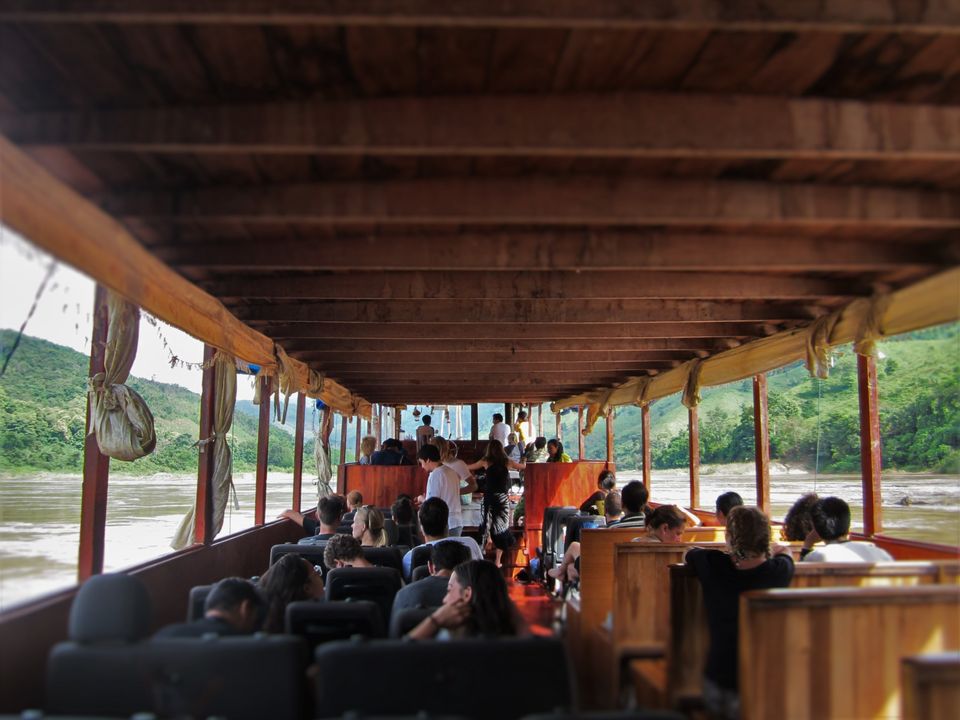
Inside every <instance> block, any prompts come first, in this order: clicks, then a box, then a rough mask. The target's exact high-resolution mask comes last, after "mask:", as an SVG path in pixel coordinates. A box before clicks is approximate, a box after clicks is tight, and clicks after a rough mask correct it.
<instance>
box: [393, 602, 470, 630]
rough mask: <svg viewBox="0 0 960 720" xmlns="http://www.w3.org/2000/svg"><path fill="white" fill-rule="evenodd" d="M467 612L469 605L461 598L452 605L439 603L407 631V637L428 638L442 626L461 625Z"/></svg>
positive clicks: (468, 611) (452, 626) (448, 627)
mask: <svg viewBox="0 0 960 720" xmlns="http://www.w3.org/2000/svg"><path fill="white" fill-rule="evenodd" d="M469 614H470V605H469V604H468V603H467V602H465V601H463V600H457V601H456V602H455V603H453V604H452V605H441V606H440V607H438V608H437V609H436V610H434V611H433V612H432V613H430V614H429V615H427V617H426V618H424V619H423V620H422V621H421V622H420V624H419V625H417V626H416V627H415V628H414V629H413V630H411V631H410V632H408V633H407V637H408V638H410V639H411V640H430V639H431V638H435V637H436V636H437V633H438V632H440V630H441V629H442V628H447V629H448V630H449V629H451V628H455V627H458V626H460V625H462V624H463V621H464V620H466V619H467V615H469Z"/></svg>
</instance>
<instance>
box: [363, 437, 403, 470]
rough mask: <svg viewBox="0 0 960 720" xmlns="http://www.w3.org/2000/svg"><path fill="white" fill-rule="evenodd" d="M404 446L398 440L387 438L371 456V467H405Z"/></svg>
mask: <svg viewBox="0 0 960 720" xmlns="http://www.w3.org/2000/svg"><path fill="white" fill-rule="evenodd" d="M403 457H404V455H403V445H402V444H401V443H400V441H399V440H397V439H396V438H387V439H386V440H384V441H383V442H382V443H381V444H380V449H379V450H377V451H375V452H374V453H373V455H371V456H370V464H371V465H403Z"/></svg>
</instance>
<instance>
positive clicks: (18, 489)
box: [0, 467, 960, 609]
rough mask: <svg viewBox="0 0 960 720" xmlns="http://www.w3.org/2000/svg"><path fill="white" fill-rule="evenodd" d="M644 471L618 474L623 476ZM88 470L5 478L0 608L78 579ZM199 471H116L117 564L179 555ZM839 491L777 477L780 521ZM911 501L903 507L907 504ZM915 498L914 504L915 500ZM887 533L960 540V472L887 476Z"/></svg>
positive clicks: (273, 498)
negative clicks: (175, 543)
mask: <svg viewBox="0 0 960 720" xmlns="http://www.w3.org/2000/svg"><path fill="white" fill-rule="evenodd" d="M730 470H731V469H728V470H727V472H724V469H723V468H719V469H718V471H717V472H716V473H712V472H710V470H709V468H705V469H704V471H702V473H701V478H700V485H701V505H702V506H703V507H712V505H713V499H714V498H715V497H716V496H717V495H719V494H720V493H721V492H725V491H727V490H735V491H737V492H739V493H740V494H741V495H743V497H744V499H745V500H746V502H748V503H751V502H754V501H755V495H754V492H755V491H754V479H753V476H752V474H750V473H749V471H747V472H744V468H741V467H737V468H735V470H736V472H730ZM635 477H639V473H632V472H624V473H620V474H619V475H618V479H619V481H620V483H621V484H622V483H625V482H627V481H628V480H630V479H633V478H635ZM234 480H235V485H236V490H237V503H238V505H239V508H237V507H235V506H234V504H233V503H232V502H231V504H230V505H229V506H228V511H227V516H226V519H225V522H224V528H223V531H222V532H221V535H220V536H221V537H223V536H224V535H227V534H229V533H230V532H237V531H239V530H242V529H244V528H248V527H251V526H252V525H253V486H254V482H253V474H252V473H245V474H241V475H238V476H236V477H235V479H234ZM688 483H689V481H688V479H687V476H686V474H685V473H684V472H682V471H663V472H654V474H653V478H652V481H651V488H652V489H651V496H652V499H653V500H656V501H658V502H676V503H680V504H683V505H688V504H689V484H688ZM80 486H81V477H80V476H79V475H56V474H50V475H45V474H39V475H38V474H31V475H23V476H20V475H4V476H0V609H7V608H9V607H11V606H12V605H14V604H16V603H19V602H21V601H24V600H27V599H31V598H35V597H37V596H39V595H42V594H44V593H47V592H51V591H55V590H59V589H62V588H66V587H69V586H70V585H72V584H73V583H74V582H75V581H76V565H77V548H78V543H79V524H80ZM195 488H196V478H195V476H190V475H167V474H159V475H151V476H146V477H135V476H123V475H111V477H110V484H109V494H108V508H107V529H106V558H105V568H106V569H107V570H119V569H122V568H125V567H130V566H132V565H136V564H138V563H141V562H144V561H147V560H150V559H152V558H155V557H158V556H160V555H163V554H165V553H167V552H170V548H169V543H170V539H171V538H172V537H173V533H174V531H175V530H176V528H177V526H178V525H179V523H180V519H181V518H182V517H183V514H184V513H185V512H186V511H187V510H188V509H189V508H190V507H191V506H192V504H193V500H194V494H195V492H196V490H195ZM267 488H268V492H267V517H268V518H272V517H275V516H276V515H277V514H278V513H280V512H281V511H282V510H284V509H286V508H288V507H290V506H291V499H292V488H293V481H292V477H291V475H290V474H289V473H287V474H283V473H271V474H270V477H269V478H268V483H267ZM814 490H815V491H817V492H818V493H819V494H821V495H837V496H840V497H843V498H844V499H846V500H847V501H848V502H849V503H850V505H851V507H852V508H853V511H854V515H855V520H854V524H855V526H856V525H858V524H859V522H860V514H861V513H860V505H861V502H862V500H861V487H860V478H859V476H855V475H820V476H818V477H814V476H813V475H810V474H806V473H794V472H790V473H787V474H781V475H775V476H774V477H772V478H771V504H772V509H773V516H774V518H782V517H783V514H784V513H785V512H786V510H787V508H789V507H790V505H791V504H792V503H793V501H794V500H795V499H796V498H797V497H798V496H799V495H801V494H802V493H804V492H810V491H814ZM316 498H317V494H316V486H315V485H313V484H312V482H311V481H310V480H308V479H306V478H305V479H304V488H303V493H302V502H303V505H304V507H309V506H311V505H313V504H314V503H315V502H316ZM902 503H903V504H902ZM906 503H909V504H906ZM883 514H884V532H885V534H888V535H892V536H897V537H906V538H911V539H915V540H927V541H932V542H940V543H946V544H951V545H960V477H958V476H953V475H951V476H944V475H892V474H891V475H885V476H884V480H883Z"/></svg>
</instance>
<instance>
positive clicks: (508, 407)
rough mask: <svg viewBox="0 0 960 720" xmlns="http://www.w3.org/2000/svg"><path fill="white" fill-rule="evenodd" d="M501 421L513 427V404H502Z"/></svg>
mask: <svg viewBox="0 0 960 720" xmlns="http://www.w3.org/2000/svg"><path fill="white" fill-rule="evenodd" d="M503 421H504V422H505V423H506V424H507V425H513V403H504V404H503Z"/></svg>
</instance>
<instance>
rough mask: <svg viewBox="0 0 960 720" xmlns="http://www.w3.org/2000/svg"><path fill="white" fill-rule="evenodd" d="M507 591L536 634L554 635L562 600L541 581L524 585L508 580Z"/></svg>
mask: <svg viewBox="0 0 960 720" xmlns="http://www.w3.org/2000/svg"><path fill="white" fill-rule="evenodd" d="M507 591H508V592H509V593H510V599H511V600H513V602H514V604H515V605H516V606H517V609H518V610H519V611H520V614H521V615H522V616H523V619H524V620H526V621H527V624H528V625H529V626H530V629H531V630H532V631H533V633H534V634H535V635H554V634H555V633H554V618H555V616H556V614H557V612H558V611H559V610H560V606H561V602H560V600H559V599H558V598H556V597H555V596H553V595H551V594H549V593H548V592H547V591H546V590H545V589H544V587H543V585H541V584H540V583H529V584H527V585H524V584H522V583H518V582H517V581H516V580H507Z"/></svg>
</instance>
